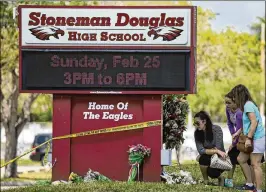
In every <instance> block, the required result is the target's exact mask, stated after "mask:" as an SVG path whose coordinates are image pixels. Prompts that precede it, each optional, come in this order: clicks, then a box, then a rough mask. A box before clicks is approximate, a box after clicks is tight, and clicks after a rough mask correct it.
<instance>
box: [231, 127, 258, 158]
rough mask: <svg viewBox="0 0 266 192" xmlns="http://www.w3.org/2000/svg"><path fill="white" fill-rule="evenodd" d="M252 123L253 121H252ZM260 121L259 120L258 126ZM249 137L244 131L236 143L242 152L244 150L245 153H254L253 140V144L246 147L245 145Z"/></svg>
mask: <svg viewBox="0 0 266 192" xmlns="http://www.w3.org/2000/svg"><path fill="white" fill-rule="evenodd" d="M250 124H251V123H250ZM258 124H259V122H257V126H258ZM257 126H256V129H257ZM247 139H248V137H247V135H244V133H243V132H242V133H241V134H240V136H239V138H238V142H237V144H236V148H237V149H238V150H239V151H240V152H243V153H247V154H249V153H252V152H253V150H254V145H253V140H251V146H248V147H246V146H245V143H246V140H247Z"/></svg>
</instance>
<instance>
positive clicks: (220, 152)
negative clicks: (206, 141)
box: [217, 150, 227, 159]
mask: <svg viewBox="0 0 266 192" xmlns="http://www.w3.org/2000/svg"><path fill="white" fill-rule="evenodd" d="M217 154H218V155H219V156H221V157H222V158H223V159H226V157H227V154H226V153H225V152H223V151H220V150H218V151H217Z"/></svg>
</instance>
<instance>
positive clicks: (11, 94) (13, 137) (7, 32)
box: [0, 1, 95, 177]
mask: <svg viewBox="0 0 266 192" xmlns="http://www.w3.org/2000/svg"><path fill="white" fill-rule="evenodd" d="M22 3H23V4H42V5H46V4H53V5H54V4H61V5H64V4H65V2H63V1H61V2H56V3H54V2H45V1H41V2H37V1H34V2H30V1H27V2H16V3H15V2H13V3H7V2H0V5H1V18H2V19H1V45H2V46H1V59H0V63H1V80H0V83H1V90H0V94H1V101H2V102H1V104H2V105H1V112H2V113H1V122H2V124H3V126H4V129H5V133H6V147H5V162H8V161H10V160H11V159H14V158H15V157H16V155H17V140H18V137H19V134H20V133H21V131H22V129H23V127H24V125H25V124H26V123H27V122H28V121H29V120H30V111H31V107H32V104H33V102H34V101H35V100H36V99H37V97H38V96H39V94H19V88H18V81H19V77H18V61H19V53H18V29H17V22H16V21H14V20H13V18H12V14H13V7H15V6H17V5H18V4H22ZM69 4H71V5H72V4H73V5H80V4H81V5H84V4H95V1H91V2H83V1H76V2H70V3H69ZM19 106H21V107H19ZM5 177H17V164H16V162H13V163H10V164H8V165H7V166H6V169H5Z"/></svg>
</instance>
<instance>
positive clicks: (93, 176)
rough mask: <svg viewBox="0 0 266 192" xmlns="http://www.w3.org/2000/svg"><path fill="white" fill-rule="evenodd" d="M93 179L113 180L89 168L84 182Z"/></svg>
mask: <svg viewBox="0 0 266 192" xmlns="http://www.w3.org/2000/svg"><path fill="white" fill-rule="evenodd" d="M93 181H111V179H109V178H108V177H106V176H104V175H102V174H100V173H99V172H97V171H93V170H91V169H89V171H88V172H87V173H86V175H85V176H84V182H93Z"/></svg>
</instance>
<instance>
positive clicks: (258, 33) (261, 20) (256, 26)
mask: <svg viewBox="0 0 266 192" xmlns="http://www.w3.org/2000/svg"><path fill="white" fill-rule="evenodd" d="M257 19H258V22H255V23H252V24H251V26H250V29H251V31H252V32H253V33H254V34H255V35H256V36H257V37H258V39H259V40H261V24H264V25H265V17H264V18H263V17H257Z"/></svg>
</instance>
